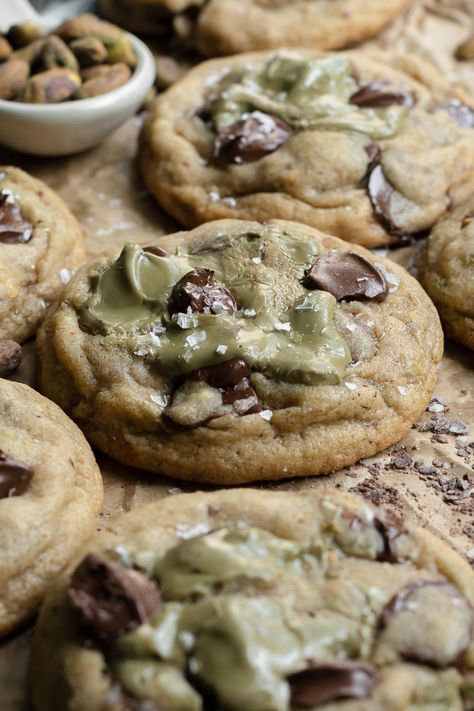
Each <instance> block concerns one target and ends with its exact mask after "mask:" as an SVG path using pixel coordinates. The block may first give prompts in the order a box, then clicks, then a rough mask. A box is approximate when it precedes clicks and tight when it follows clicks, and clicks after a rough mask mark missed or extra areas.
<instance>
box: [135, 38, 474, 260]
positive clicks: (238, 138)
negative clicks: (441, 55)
mask: <svg viewBox="0 0 474 711" xmlns="http://www.w3.org/2000/svg"><path fill="white" fill-rule="evenodd" d="M139 162H140V167H141V172H142V174H143V177H144V179H145V182H146V184H147V186H148V188H149V190H150V191H151V192H152V193H153V194H154V195H155V197H156V198H157V199H158V201H159V202H160V203H161V205H162V206H163V207H164V208H165V209H166V210H167V211H168V212H169V213H170V214H171V215H173V217H175V218H176V219H177V220H179V221H180V222H182V223H183V224H185V225H187V226H190V227H193V226H195V225H197V224H200V223H202V222H206V221H208V220H214V219H220V218H239V219H258V220H265V219H274V218H279V219H291V220H297V221H299V222H303V223H305V224H308V225H311V226H313V227H316V228H318V229H321V230H323V231H325V232H329V233H330V234H335V235H336V236H338V237H341V238H342V239H345V240H347V241H348V242H355V243H358V244H363V245H364V246H367V247H374V246H377V245H382V244H387V243H400V242H403V241H405V240H408V239H411V238H412V237H413V236H417V235H418V234H420V233H423V232H424V231H426V230H427V229H429V228H430V227H431V226H432V225H433V224H434V223H435V222H436V221H437V220H438V219H439V218H440V217H442V216H443V215H444V214H445V212H446V211H447V209H448V208H449V205H450V204H451V201H452V199H456V196H457V194H458V193H459V191H461V190H464V188H465V186H466V184H468V183H469V181H472V180H473V179H474V104H473V103H472V99H471V98H469V97H468V96H467V95H466V94H465V93H463V91H462V90H460V89H458V88H455V87H453V86H451V85H450V84H449V83H448V82H447V81H446V79H445V78H444V77H443V76H441V75H440V74H439V73H438V72H437V71H436V70H435V69H434V68H433V67H432V66H431V65H429V64H427V63H426V62H424V61H423V60H421V59H419V58H415V57H413V56H407V55H397V54H394V53H382V52H378V53H371V54H367V53H363V52H361V51H354V52H351V53H347V54H346V53H345V54H337V55H336V54H333V55H323V54H318V53H315V52H296V51H295V52H289V51H281V52H280V53H277V54H274V53H260V54H250V55H240V56H237V57H232V58H229V59H221V60H215V61H210V62H205V63H203V64H201V65H200V66H198V67H197V68H195V69H193V70H192V71H191V72H189V73H188V74H187V75H186V76H185V77H184V78H183V79H181V80H180V81H178V82H177V83H176V84H175V85H174V86H172V87H171V89H169V90H168V91H167V92H166V93H165V94H163V95H162V96H161V97H159V98H158V100H157V101H156V103H155V104H154V107H153V108H152V110H151V113H150V116H149V118H148V121H147V122H146V125H145V127H144V130H143V133H142V136H141V145H140V152H139Z"/></svg>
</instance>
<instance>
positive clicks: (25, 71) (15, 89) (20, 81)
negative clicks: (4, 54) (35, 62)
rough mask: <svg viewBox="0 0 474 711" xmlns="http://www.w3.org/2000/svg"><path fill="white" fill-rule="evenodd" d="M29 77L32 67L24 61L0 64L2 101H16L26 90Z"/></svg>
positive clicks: (17, 60) (10, 60) (11, 60)
mask: <svg viewBox="0 0 474 711" xmlns="http://www.w3.org/2000/svg"><path fill="white" fill-rule="evenodd" d="M29 75H30V65H29V64H28V62H25V61H24V60H23V59H9V60H8V61H7V62H4V63H3V64H0V99H15V98H16V97H17V96H18V95H19V94H21V93H22V91H23V90H24V88H25V86H26V82H27V81H28V77H29Z"/></svg>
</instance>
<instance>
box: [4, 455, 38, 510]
mask: <svg viewBox="0 0 474 711" xmlns="http://www.w3.org/2000/svg"><path fill="white" fill-rule="evenodd" d="M34 473H35V470H34V469H32V467H30V466H28V464H24V463H23V462H19V461H18V460H17V459H13V457H9V456H8V454H5V452H2V450H1V449H0V499H6V498H8V497H9V496H21V494H24V493H25V491H26V490H27V488H28V485H29V483H30V481H31V480H32V478H33V475H34Z"/></svg>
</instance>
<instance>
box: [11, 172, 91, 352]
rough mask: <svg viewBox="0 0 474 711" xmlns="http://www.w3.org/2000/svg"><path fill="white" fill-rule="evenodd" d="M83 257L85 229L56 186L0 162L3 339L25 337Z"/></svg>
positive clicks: (19, 340) (34, 326)
mask: <svg viewBox="0 0 474 711" xmlns="http://www.w3.org/2000/svg"><path fill="white" fill-rule="evenodd" d="M84 261H85V247H84V241H83V237H82V232H81V228H80V227H79V224H78V222H77V221H76V219H75V217H74V216H73V215H72V214H71V213H70V212H69V210H68V208H67V207H66V205H65V204H64V202H63V201H62V200H61V198H60V197H59V195H57V194H56V193H55V192H54V191H53V190H51V189H50V188H48V186H47V185H46V184H45V183H43V182H42V181H41V180H37V179H36V178H33V177H31V175H28V174H27V173H25V172H23V171H22V170H20V169H19V168H11V167H5V166H4V167H0V340H1V339H14V340H15V341H18V342H22V341H24V340H26V339H27V338H30V337H31V336H32V335H34V333H35V331H36V329H37V328H38V326H39V324H40V323H41V321H42V320H43V318H44V315H45V313H46V311H47V309H48V307H49V305H50V304H51V302H52V301H54V300H55V299H56V298H57V297H58V296H59V294H60V293H61V291H62V289H63V287H64V285H65V284H67V282H68V281H69V279H70V278H71V274H72V273H73V272H74V271H75V269H77V267H78V266H79V265H80V264H81V263H82V262H84Z"/></svg>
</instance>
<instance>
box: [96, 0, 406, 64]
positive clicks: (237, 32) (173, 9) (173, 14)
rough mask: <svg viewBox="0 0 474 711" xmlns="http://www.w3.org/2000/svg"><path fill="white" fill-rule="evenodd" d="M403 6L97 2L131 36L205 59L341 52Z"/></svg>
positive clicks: (398, 2) (306, 0)
mask: <svg viewBox="0 0 474 711" xmlns="http://www.w3.org/2000/svg"><path fill="white" fill-rule="evenodd" d="M406 5H407V0H369V1H367V0H99V7H100V10H101V12H102V13H103V14H104V15H105V16H106V17H108V18H109V19H111V20H113V21H114V22H118V23H119V24H120V25H123V26H124V27H128V28H129V29H131V30H132V31H133V32H144V33H146V34H152V35H155V36H159V37H160V38H162V39H168V40H171V42H177V43H179V44H180V45H184V46H186V47H188V48H190V47H191V48H193V49H198V51H199V52H200V53H201V54H204V55H206V56H208V57H213V56H218V55H225V54H236V53H238V52H250V51H254V50H259V49H277V48H279V47H288V46H292V47H311V48H319V49H339V48H340V47H346V46H347V45H349V44H354V43H355V42H360V41H362V40H365V39H367V38H368V37H372V36H373V35H376V34H377V33H378V32H379V31H380V30H381V29H382V28H383V27H384V26H385V25H387V24H388V23H389V22H391V21H392V20H393V19H394V18H395V17H397V16H398V15H399V14H400V13H401V12H402V10H403V9H404V8H405V7H406ZM290 27H291V32H288V28H290Z"/></svg>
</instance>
